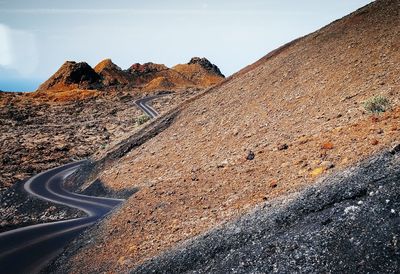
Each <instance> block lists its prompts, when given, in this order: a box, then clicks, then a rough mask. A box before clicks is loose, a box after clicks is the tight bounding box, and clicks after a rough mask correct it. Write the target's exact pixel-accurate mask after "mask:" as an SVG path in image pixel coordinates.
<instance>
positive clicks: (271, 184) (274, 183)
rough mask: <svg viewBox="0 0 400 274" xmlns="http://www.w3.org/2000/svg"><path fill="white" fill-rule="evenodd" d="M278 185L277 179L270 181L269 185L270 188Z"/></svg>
mask: <svg viewBox="0 0 400 274" xmlns="http://www.w3.org/2000/svg"><path fill="white" fill-rule="evenodd" d="M277 186H278V181H277V180H272V181H271V182H270V183H269V187H270V188H276V187H277Z"/></svg>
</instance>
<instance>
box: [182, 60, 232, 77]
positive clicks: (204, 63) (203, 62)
mask: <svg viewBox="0 0 400 274" xmlns="http://www.w3.org/2000/svg"><path fill="white" fill-rule="evenodd" d="M193 64H198V65H200V66H201V67H203V68H204V69H206V70H208V71H210V72H212V73H215V74H216V75H218V76H222V77H225V76H224V75H223V74H222V73H221V71H220V70H219V68H218V67H217V66H216V65H214V64H212V63H211V62H210V61H209V60H208V59H207V58H204V57H203V58H200V57H193V58H192V59H190V61H189V63H188V65H193Z"/></svg>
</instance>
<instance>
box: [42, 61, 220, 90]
mask: <svg viewBox="0 0 400 274" xmlns="http://www.w3.org/2000/svg"><path fill="white" fill-rule="evenodd" d="M223 79H224V75H223V74H222V73H221V71H220V70H219V69H218V67H217V66H216V65H214V64H212V63H211V62H210V61H208V60H207V59H206V58H199V57H194V58H192V59H191V60H190V62H189V63H188V64H184V65H177V66H175V67H173V68H168V67H167V66H165V65H163V64H155V63H151V62H149V63H144V64H139V63H135V64H133V65H132V66H131V67H130V68H129V69H127V70H122V69H121V68H120V67H118V66H117V65H116V64H114V63H113V62H112V61H111V59H105V60H103V61H101V62H100V63H99V64H98V65H96V66H95V68H94V70H93V69H92V68H91V67H90V66H89V65H88V64H87V63H75V62H66V63H65V64H63V65H62V66H61V68H60V69H59V70H58V71H57V72H56V73H55V74H54V75H53V76H52V77H51V78H50V79H49V80H47V81H46V82H45V83H43V84H42V85H41V86H40V87H39V90H44V91H45V90H57V91H66V90H74V89H82V90H87V89H98V90H110V89H111V90H112V89H119V90H132V89H139V90H141V89H143V90H144V91H147V92H152V91H159V90H170V91H177V90H182V89H187V88H207V87H209V86H212V85H215V84H216V83H219V82H220V81H222V80H223Z"/></svg>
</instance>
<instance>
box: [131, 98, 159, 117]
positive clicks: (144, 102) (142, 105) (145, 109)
mask: <svg viewBox="0 0 400 274" xmlns="http://www.w3.org/2000/svg"><path fill="white" fill-rule="evenodd" d="M161 96H163V95H155V96H149V97H145V98H142V99H139V100H136V101H135V104H136V105H137V106H138V107H139V108H140V109H141V110H142V111H143V112H144V113H146V114H147V115H148V116H150V118H155V117H157V116H158V113H157V111H155V109H154V108H152V107H151V106H149V105H147V103H148V102H150V101H151V100H153V99H156V98H159V97H161Z"/></svg>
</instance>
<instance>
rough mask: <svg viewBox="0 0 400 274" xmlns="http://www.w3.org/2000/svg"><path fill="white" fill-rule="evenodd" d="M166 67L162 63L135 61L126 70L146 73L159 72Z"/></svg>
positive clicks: (134, 72)
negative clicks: (140, 62)
mask: <svg viewBox="0 0 400 274" xmlns="http://www.w3.org/2000/svg"><path fill="white" fill-rule="evenodd" d="M167 69H168V67H167V66H165V65H163V64H154V63H151V62H149V63H144V64H143V65H142V64H139V63H135V64H133V65H132V66H131V67H130V68H129V69H128V71H129V72H130V73H132V74H147V73H154V72H159V71H163V70H167Z"/></svg>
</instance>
